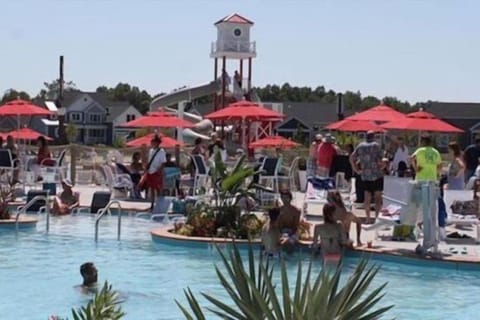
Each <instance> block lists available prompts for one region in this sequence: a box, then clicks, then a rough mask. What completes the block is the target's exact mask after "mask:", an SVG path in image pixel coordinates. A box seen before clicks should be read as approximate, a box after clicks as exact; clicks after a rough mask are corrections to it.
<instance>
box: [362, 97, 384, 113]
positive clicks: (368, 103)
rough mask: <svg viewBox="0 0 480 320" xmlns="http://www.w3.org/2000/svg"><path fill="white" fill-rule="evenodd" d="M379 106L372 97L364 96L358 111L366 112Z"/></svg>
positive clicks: (377, 100) (377, 101) (378, 101)
mask: <svg viewBox="0 0 480 320" xmlns="http://www.w3.org/2000/svg"><path fill="white" fill-rule="evenodd" d="M379 104H380V100H379V99H378V98H377V97H374V96H366V97H365V98H363V99H362V105H361V108H360V110H366V109H368V108H371V107H375V106H378V105H379Z"/></svg>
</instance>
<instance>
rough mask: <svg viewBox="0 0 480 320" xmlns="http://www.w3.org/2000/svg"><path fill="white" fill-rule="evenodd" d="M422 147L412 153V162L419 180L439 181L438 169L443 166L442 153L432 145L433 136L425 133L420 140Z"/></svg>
mask: <svg viewBox="0 0 480 320" xmlns="http://www.w3.org/2000/svg"><path fill="white" fill-rule="evenodd" d="M420 142H421V144H422V147H420V148H418V149H417V150H416V151H415V152H414V153H413V155H412V164H413V168H414V169H415V172H416V174H415V179H416V180H417V181H437V180H438V171H439V170H440V169H441V166H442V158H441V156H440V153H439V152H438V151H437V149H435V148H434V147H432V138H431V137H430V136H429V135H423V136H422V138H421V140H420Z"/></svg>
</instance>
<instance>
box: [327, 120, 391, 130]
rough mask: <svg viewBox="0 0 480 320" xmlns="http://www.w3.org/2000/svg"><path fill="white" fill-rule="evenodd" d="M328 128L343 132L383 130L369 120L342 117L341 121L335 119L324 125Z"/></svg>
mask: <svg viewBox="0 0 480 320" xmlns="http://www.w3.org/2000/svg"><path fill="white" fill-rule="evenodd" d="M325 128H326V129H329V130H337V131H345V132H367V131H375V132H385V129H383V128H382V127H380V126H379V125H376V124H375V123H373V122H371V121H364V120H358V121H356V120H350V119H348V118H347V119H344V120H341V121H337V122H334V123H331V124H329V125H328V126H326V127H325Z"/></svg>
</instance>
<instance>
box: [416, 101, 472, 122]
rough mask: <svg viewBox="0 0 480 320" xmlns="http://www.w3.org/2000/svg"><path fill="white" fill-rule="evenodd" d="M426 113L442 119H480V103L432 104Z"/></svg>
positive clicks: (428, 106) (426, 109) (427, 107)
mask: <svg viewBox="0 0 480 320" xmlns="http://www.w3.org/2000/svg"><path fill="white" fill-rule="evenodd" d="M425 111H428V112H430V113H433V114H434V115H435V116H437V117H439V118H442V119H471V118H475V119H480V103H470V102H468V103H467V102H430V103H429V104H428V105H427V106H426V108H425Z"/></svg>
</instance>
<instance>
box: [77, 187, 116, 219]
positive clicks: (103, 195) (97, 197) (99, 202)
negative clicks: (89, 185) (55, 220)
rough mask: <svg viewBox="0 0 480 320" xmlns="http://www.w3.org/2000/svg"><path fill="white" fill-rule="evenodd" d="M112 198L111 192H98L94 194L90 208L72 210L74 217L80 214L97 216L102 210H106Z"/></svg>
mask: <svg viewBox="0 0 480 320" xmlns="http://www.w3.org/2000/svg"><path fill="white" fill-rule="evenodd" d="M111 197H112V193H111V192H109V191H96V192H95V193H94V194H93V197H92V202H91V204H90V207H88V208H85V207H83V208H81V207H78V208H74V209H73V210H72V215H77V214H80V213H88V214H97V213H98V211H99V210H100V209H104V208H105V207H106V206H107V205H108V203H109V202H110V199H111Z"/></svg>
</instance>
